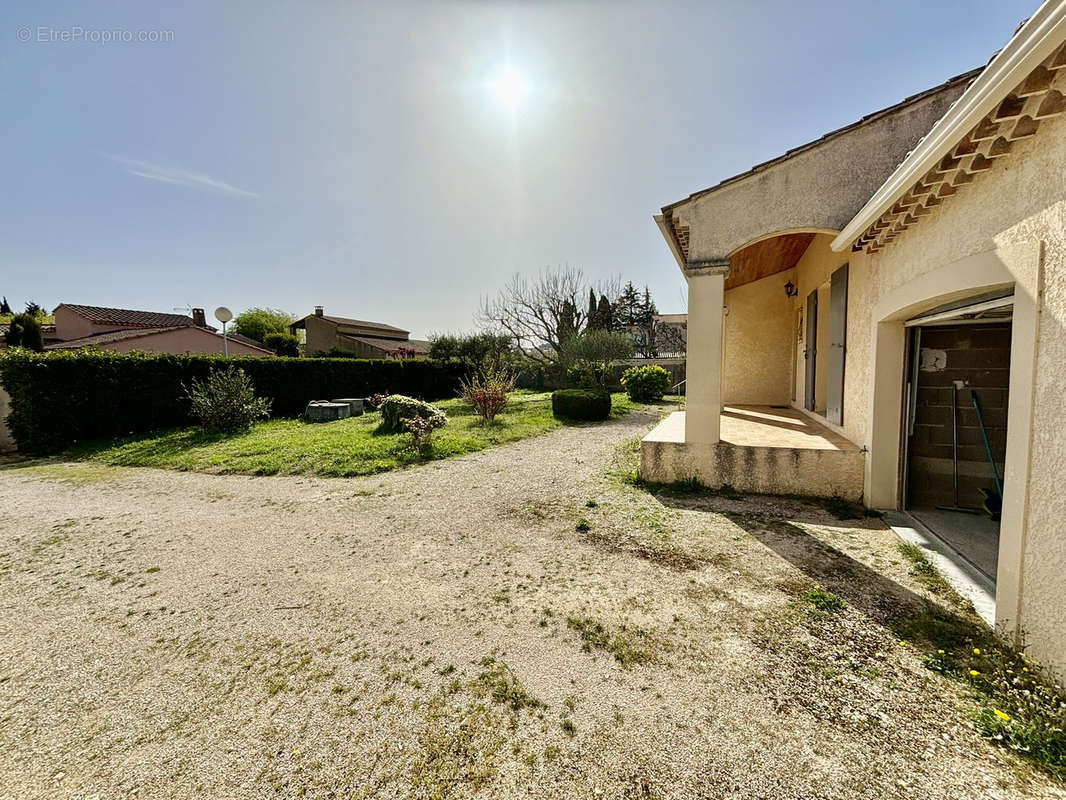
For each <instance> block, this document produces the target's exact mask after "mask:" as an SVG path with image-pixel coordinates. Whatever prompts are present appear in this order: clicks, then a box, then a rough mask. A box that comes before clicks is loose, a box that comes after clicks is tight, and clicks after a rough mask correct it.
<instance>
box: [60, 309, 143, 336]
mask: <svg viewBox="0 0 1066 800" xmlns="http://www.w3.org/2000/svg"><path fill="white" fill-rule="evenodd" d="M55 320H56V338H59V339H64V340H70V339H81V338H83V337H85V336H92V335H93V334H95V333H109V332H110V331H121V330H125V329H126V327H127V326H125V325H94V324H93V323H91V322H89V320H87V319H85V317H83V316H82V315H81V314H76V313H74V312H73V311H71V310H70V309H69V308H63V307H62V306H60V307H59V308H57V309H56V310H55Z"/></svg>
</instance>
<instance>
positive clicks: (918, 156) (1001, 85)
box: [830, 0, 1066, 252]
mask: <svg viewBox="0 0 1066 800" xmlns="http://www.w3.org/2000/svg"><path fill="white" fill-rule="evenodd" d="M1063 39H1066V0H1047V2H1045V3H1044V5H1042V6H1041V7H1040V8H1039V9H1037V11H1036V12H1035V13H1034V14H1033V16H1031V17H1030V18H1029V19H1028V20H1027V21H1026V22H1025V24H1023V25H1022V26H1021V27H1020V28H1019V29H1018V31H1017V33H1015V34H1014V36H1013V37H1011V40H1010V41H1009V42H1007V44H1006V46H1005V47H1004V48H1003V49H1002V50H1000V51H999V53H997V54H996V56H995V57H994V58H993V59H992V60H991V61H990V62H989V63H988V66H987V67H985V69H984V70H983V71H982V72H981V74H980V75H978V76H977V78H976V79H975V80H974V81H973V83H971V84H970V86H969V87H967V89H966V91H964V92H963V93H962V94H961V95H960V96H959V98H958V100H956V101H955V103H954V104H953V105H952V106H951V108H950V109H948V112H947V113H946V114H945V115H944V116H943V117H941V118H940V120H939V121H938V122H937V123H936V124H935V125H934V126H933V127H932V128H931V129H930V130H929V132H928V133H927V134H926V135H925V137H924V138H923V139H922V140H921V141H920V142H919V143H918V144H917V145H916V146H915V148H914V149H913V150H912V151H911V152H910V153H909V154H908V155H907V157H906V158H905V159H903V162H902V163H901V164H900V165H899V166H898V167H896V170H895V171H894V172H893V173H892V174H891V175H889V176H888V178H887V179H886V180H885V182H884V183H883V184H882V185H881V188H880V189H878V190H877V191H876V192H875V193H874V195H873V197H871V198H870V199H869V200H868V201H867V203H866V205H864V206H863V207H862V208H861V209H860V210H859V213H857V214H856V215H855V216H854V217H853V218H852V220H851V221H850V222H849V223H848V224H847V225H845V226H844V229H843V230H842V231H841V232H840V234H838V235H837V237H836V238H835V239H834V240H833V241H832V243H831V245H830V246H831V247H832V248H833V250H835V251H836V252H842V251H843V250H845V249H847V248H849V247H851V244H852V242H854V241H855V240H856V239H857V238H858V237H859V236H861V235H862V234H863V232H864V231H865V230H866V229H867V228H869V226H870V225H872V224H873V223H874V222H875V221H876V220H877V219H878V218H879V217H880V216H881V215H882V214H884V213H885V211H887V210H888V209H889V208H891V207H892V204H893V203H895V202H896V201H897V200H899V198H900V197H902V196H903V195H904V194H905V193H906V192H907V190H908V189H909V188H910V187H911V186H913V185H914V184H915V183H916V182H917V181H918V179H919V178H921V177H922V176H923V175H925V174H926V173H927V172H928V171H929V170H930V169H932V167H933V166H934V165H935V164H936V163H937V161H939V160H940V159H941V158H943V156H944V154H945V153H946V152H947V151H948V150H950V149H951V148H952V147H953V146H954V145H955V143H956V142H958V140H959V139H960V138H962V136H964V135H965V134H966V132H967V131H969V130H970V129H971V128H973V127H974V126H975V125H977V124H978V123H979V122H980V121H981V119H982V118H983V117H984V116H985V115H987V114H988V113H989V112H990V111H991V110H992V109H993V108H994V107H995V106H996V104H997V103H998V102H1000V101H1001V100H1002V99H1003V97H1004V96H1005V95H1007V94H1008V93H1009V92H1010V91H1011V90H1012V89H1014V87H1015V86H1017V85H1018V84H1019V83H1020V82H1021V81H1022V80H1023V79H1024V78H1025V77H1026V76H1027V75H1028V74H1029V73H1030V72H1032V71H1033V70H1034V69H1035V68H1036V67H1037V66H1038V65H1039V64H1040V63H1041V62H1042V61H1043V60H1044V59H1046V58H1047V57H1048V56H1050V55H1051V54H1052V53H1054V52H1055V49H1056V48H1058V47H1059V46H1060V45H1061V44H1062V42H1063Z"/></svg>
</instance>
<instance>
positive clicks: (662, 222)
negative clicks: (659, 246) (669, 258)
mask: <svg viewBox="0 0 1066 800" xmlns="http://www.w3.org/2000/svg"><path fill="white" fill-rule="evenodd" d="M653 219H654V220H655V224H656V225H658V226H659V232H660V233H661V234H662V235H663V238H664V239H666V245H667V247H669V248H670V252H671V253H673V254H674V260H675V261H677V266H679V267H680V268H681V271H682V272H684V271H685V258H684V256H682V255H681V250H680V249H679V248H678V246H677V240H676V239H675V238H674V234H673V232H672V231H671V230H670V226H669V225H667V224H666V218H665V216H664V215H663V214H656V215H655V216H654V217H653Z"/></svg>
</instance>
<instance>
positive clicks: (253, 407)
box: [186, 366, 270, 433]
mask: <svg viewBox="0 0 1066 800" xmlns="http://www.w3.org/2000/svg"><path fill="white" fill-rule="evenodd" d="M186 393H187V394H188V397H189V400H190V401H191V407H190V409H189V413H190V414H191V415H192V417H193V419H195V420H198V421H199V423H200V425H202V426H203V427H204V428H206V429H207V430H209V431H221V432H223V433H235V432H237V431H246V430H248V429H249V428H251V427H252V425H254V424H255V423H256V422H258V421H259V420H261V419H266V418H267V417H269V416H270V400H268V399H266V398H265V397H256V396H255V387H254V386H253V385H252V379H251V378H249V377H248V376H247V375H246V374H245V372H244V370H242V369H238V368H237V367H233V366H231V367H227V368H226V369H224V370H221V369H216V370H212V371H211V374H210V375H208V376H207V379H206V380H203V381H201V380H199V379H194V380H193V382H192V388H191V389H187V390H186Z"/></svg>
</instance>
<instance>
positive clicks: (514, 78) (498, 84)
mask: <svg viewBox="0 0 1066 800" xmlns="http://www.w3.org/2000/svg"><path fill="white" fill-rule="evenodd" d="M489 85H490V87H491V88H492V94H493V96H494V97H495V98H496V102H497V103H499V104H500V105H501V106H503V107H504V108H506V109H508V110H510V111H517V110H518V109H519V108H521V107H522V104H523V103H524V102H525V99H526V95H528V94H529V86H528V84H527V83H526V77H525V75H523V74H522V72H521V70H517V69H515V68H514V67H511V66H507V67H504V68H503V69H501V70H500V71H499V72H498V73H496V77H494V78H493V79H492V81H491V83H490V84H489Z"/></svg>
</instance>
